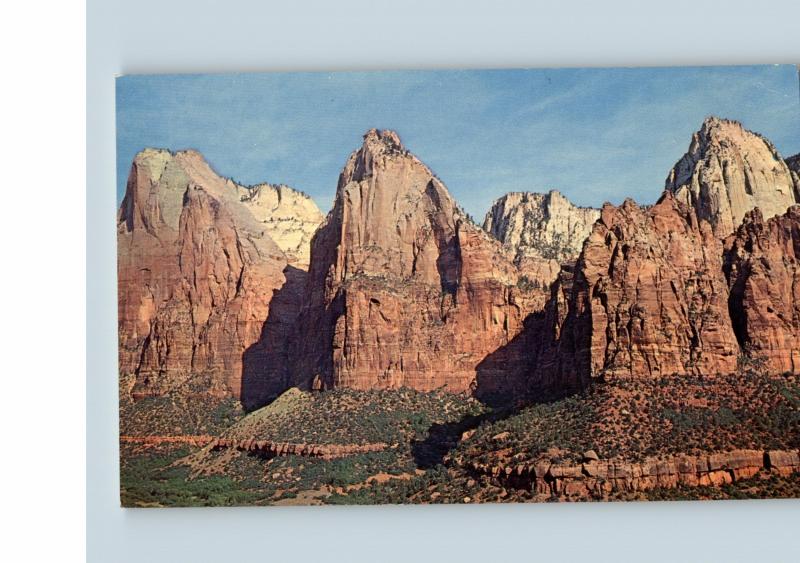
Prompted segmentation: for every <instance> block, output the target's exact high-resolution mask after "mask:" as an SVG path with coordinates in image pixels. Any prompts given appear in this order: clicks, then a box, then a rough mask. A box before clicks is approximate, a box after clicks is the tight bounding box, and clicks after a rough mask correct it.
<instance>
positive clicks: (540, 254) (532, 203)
mask: <svg viewBox="0 0 800 563" xmlns="http://www.w3.org/2000/svg"><path fill="white" fill-rule="evenodd" d="M599 217H600V210H599V209H592V208H586V207H577V206H575V205H573V204H572V203H571V202H570V201H569V200H568V199H567V198H566V197H564V196H563V195H561V193H559V192H557V191H550V192H548V193H546V194H539V193H529V192H512V193H508V194H506V195H504V196H503V197H501V198H499V199H498V200H496V201H495V202H494V203H493V204H492V208H491V209H490V210H489V212H488V213H487V214H486V218H485V219H484V222H483V228H484V229H485V230H486V232H488V233H490V234H491V235H492V236H494V237H495V238H496V239H497V240H499V241H500V242H501V243H502V245H503V248H504V250H505V251H506V252H508V253H509V255H510V256H512V258H513V260H514V263H515V264H517V266H519V267H520V269H521V270H522V271H523V272H524V273H525V275H526V276H527V277H528V278H529V279H531V281H535V282H537V283H538V284H540V285H544V286H546V285H549V284H550V283H551V282H552V281H553V280H554V279H555V278H556V276H557V275H558V272H559V270H560V268H561V264H562V263H563V262H569V261H575V259H576V258H577V257H578V255H579V254H580V252H581V248H582V247H583V242H584V241H585V240H586V237H588V236H589V233H590V232H591V231H592V225H593V224H594V222H595V221H597V219H598V218H599Z"/></svg>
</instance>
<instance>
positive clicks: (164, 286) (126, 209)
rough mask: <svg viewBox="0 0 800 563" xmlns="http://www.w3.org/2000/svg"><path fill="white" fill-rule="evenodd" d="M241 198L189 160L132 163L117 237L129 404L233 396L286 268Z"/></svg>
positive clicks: (166, 157)
mask: <svg viewBox="0 0 800 563" xmlns="http://www.w3.org/2000/svg"><path fill="white" fill-rule="evenodd" d="M242 189H243V188H242V187H241V186H239V185H237V184H235V183H234V182H232V181H230V180H226V179H224V178H221V177H220V176H218V175H217V174H216V173H215V172H214V171H213V170H212V169H211V168H210V166H209V165H208V164H207V163H206V162H205V160H204V159H203V158H202V156H201V155H200V154H199V153H197V152H195V151H182V152H178V153H171V152H169V151H165V150H155V149H146V150H144V151H142V152H141V153H139V154H138V155H137V156H136V158H135V160H134V162H133V165H132V166H131V171H130V175H129V178H128V185H127V191H126V194H125V198H124V200H123V202H122V205H121V207H120V211H119V221H118V228H117V240H118V274H119V278H118V288H119V344H120V346H119V351H120V358H119V361H120V372H121V373H122V374H135V383H134V385H133V389H132V394H133V396H134V397H135V398H141V397H145V396H152V395H162V394H165V393H168V392H171V391H176V390H181V392H186V393H190V394H197V395H212V396H217V397H224V396H233V397H237V398H238V397H240V396H241V393H242V383H243V382H242V373H243V355H244V353H245V351H246V350H248V349H251V348H253V347H256V348H257V347H259V346H260V345H262V344H260V343H261V341H262V340H263V336H262V329H263V327H264V325H265V321H266V320H267V319H268V317H270V313H271V306H270V303H271V301H272V299H273V297H274V296H275V295H276V293H277V292H279V291H280V290H281V288H282V287H283V286H284V284H285V282H286V276H285V274H284V273H283V272H284V269H285V267H286V265H287V260H286V257H285V255H284V253H283V252H282V251H281V249H280V248H279V247H278V246H277V245H276V244H275V243H274V242H273V240H272V239H271V238H270V236H269V234H268V233H267V232H266V229H265V227H264V225H263V224H262V223H261V222H259V221H257V220H256V219H255V218H254V216H253V214H252V213H251V211H250V210H249V209H248V208H247V207H246V206H245V205H244V204H243V203H242V201H241V196H242V192H241V190H242ZM284 312H285V313H286V314H291V313H290V312H288V311H284ZM273 322H276V321H273ZM260 373H261V372H260Z"/></svg>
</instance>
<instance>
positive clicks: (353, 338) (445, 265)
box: [294, 129, 543, 391]
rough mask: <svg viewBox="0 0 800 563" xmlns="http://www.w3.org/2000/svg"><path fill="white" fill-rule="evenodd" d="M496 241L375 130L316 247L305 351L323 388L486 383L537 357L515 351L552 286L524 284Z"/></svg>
mask: <svg viewBox="0 0 800 563" xmlns="http://www.w3.org/2000/svg"><path fill="white" fill-rule="evenodd" d="M517 281H518V272H517V271H516V268H515V267H514V265H513V264H512V263H511V262H510V261H509V260H508V259H507V258H506V257H505V256H504V253H503V252H502V251H501V249H500V245H499V243H498V242H497V241H495V240H493V239H491V237H489V236H488V235H487V234H486V233H485V232H483V230H482V229H480V228H479V227H478V226H476V225H474V224H472V223H471V222H470V221H468V220H467V219H466V216H465V214H464V213H463V212H462V211H461V210H460V208H459V207H458V206H457V205H456V203H455V202H454V201H453V199H452V197H451V196H450V194H449V193H448V191H447V188H446V187H445V186H444V184H443V183H442V182H441V181H440V180H439V179H438V178H437V177H436V176H435V175H434V174H433V173H432V172H431V171H430V169H428V167H427V166H425V165H424V164H423V163H422V162H421V161H420V160H419V159H417V158H416V157H415V156H413V155H412V154H410V153H409V152H408V151H407V150H406V149H405V147H404V146H403V145H402V144H401V142H400V139H399V138H398V136H397V135H396V134H395V133H394V132H392V131H378V130H375V129H373V130H371V131H369V132H368V133H367V134H366V135H365V136H364V144H363V146H362V147H361V148H360V149H359V150H358V151H356V152H354V153H353V154H352V155H351V156H350V159H349V160H348V162H347V164H346V165H345V167H344V170H343V171H342V173H341V175H340V177H339V183H338V187H337V191H336V198H335V202H334V207H333V210H332V211H331V213H330V214H329V215H328V218H327V220H326V222H325V223H324V224H323V226H322V227H321V228H320V229H319V231H317V233H316V235H315V236H314V239H313V241H312V244H311V266H310V270H309V278H308V284H307V288H306V300H305V304H304V307H303V311H302V313H301V319H300V323H299V327H300V335H301V336H300V338H299V342H298V348H297V352H296V353H295V354H294V357H295V358H296V359H297V360H298V362H299V363H298V366H297V369H296V380H297V382H298V383H299V384H301V385H311V386H314V387H325V388H329V387H337V386H344V387H352V388H356V389H376V388H377V389H383V388H397V387H401V386H406V387H411V388H414V389H418V390H431V389H435V388H438V387H446V388H448V389H450V390H452V391H466V390H468V389H471V388H476V387H482V388H485V389H486V390H487V391H489V390H492V389H494V388H499V387H503V386H505V385H507V384H508V383H509V382H510V381H512V380H514V377H516V375H518V374H519V373H520V372H521V371H523V370H522V365H523V364H524V363H525V362H526V361H527V360H526V358H525V357H524V354H523V353H522V350H519V351H518V352H513V353H512V352H506V353H505V354H504V355H503V357H502V360H501V359H498V360H497V361H496V362H492V361H488V362H487V361H486V360H487V356H489V355H490V354H492V353H494V352H496V351H497V350H498V349H500V348H504V347H507V346H508V345H509V344H510V343H511V341H512V340H514V339H515V337H517V336H518V335H519V333H520V332H521V331H522V330H523V328H524V327H523V320H524V319H525V317H526V316H527V314H528V312H529V311H530V310H532V309H535V308H536V307H537V306H538V307H541V305H542V303H543V295H542V294H541V293H537V292H530V291H523V290H521V289H519V288H517V287H516V283H517Z"/></svg>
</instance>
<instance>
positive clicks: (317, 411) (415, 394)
mask: <svg viewBox="0 0 800 563" xmlns="http://www.w3.org/2000/svg"><path fill="white" fill-rule="evenodd" d="M484 410H485V408H484V407H483V405H482V404H481V403H479V402H478V401H477V400H475V399H472V398H470V397H465V396H463V395H456V394H452V393H447V392H444V391H432V392H428V393H423V392H419V391H413V390H410V389H399V390H376V391H354V390H350V389H336V390H332V391H324V392H321V393H319V392H318V393H306V392H302V391H299V390H297V389H290V390H289V391H287V392H286V393H284V394H283V395H281V396H280V397H278V398H277V399H276V400H275V401H274V402H273V403H271V404H270V405H267V406H266V407H264V408H262V409H259V410H257V411H253V412H252V413H250V414H248V415H247V416H246V417H245V418H243V419H242V420H241V421H239V422H238V423H237V424H235V425H234V426H233V427H231V428H230V430H229V431H228V432H227V433H226V435H227V436H230V437H235V438H243V439H247V438H255V439H260V440H271V441H274V442H281V441H285V442H295V443H313V444H367V443H376V442H384V443H386V444H389V445H391V444H398V443H409V442H410V440H412V439H423V438H425V435H426V432H427V431H428V429H429V428H430V427H431V426H432V425H434V424H444V423H448V422H456V421H458V420H461V419H462V418H464V417H467V416H471V415H477V414H480V413H482V412H484Z"/></svg>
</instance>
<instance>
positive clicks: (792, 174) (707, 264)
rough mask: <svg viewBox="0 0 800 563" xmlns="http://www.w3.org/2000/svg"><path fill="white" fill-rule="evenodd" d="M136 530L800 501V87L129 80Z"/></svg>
mask: <svg viewBox="0 0 800 563" xmlns="http://www.w3.org/2000/svg"><path fill="white" fill-rule="evenodd" d="M117 136H118V137H117V159H118V162H117V168H118V175H119V180H118V185H117V197H118V200H117V201H118V204H119V209H118V217H117V241H118V242H117V244H118V291H119V317H118V322H119V381H120V385H119V401H120V405H119V409H120V456H121V459H120V471H121V491H120V493H121V502H122V504H123V506H129V507H159V506H227V505H297V504H315V505H324V504H387V503H415V504H424V503H458V504H471V503H489V502H503V503H507V502H541V501H550V502H552V501H585V500H601V501H602V500H609V501H610V500H614V501H616V500H668V499H738V498H776V497H798V496H800V459H799V458H798V450H799V449H800V205H798V203H800V154H798V153H800V92H799V91H798V71H797V68H796V67H795V66H793V65H769V66H766V65H765V66H747V67H744V66H732V67H685V68H619V69H615V68H607V69H597V68H595V69H520V70H475V71H470V70H458V71H396V72H336V73H263V74H229V75H225V74H221V75H163V76H156V75H142V76H123V77H121V78H119V79H117Z"/></svg>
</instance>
